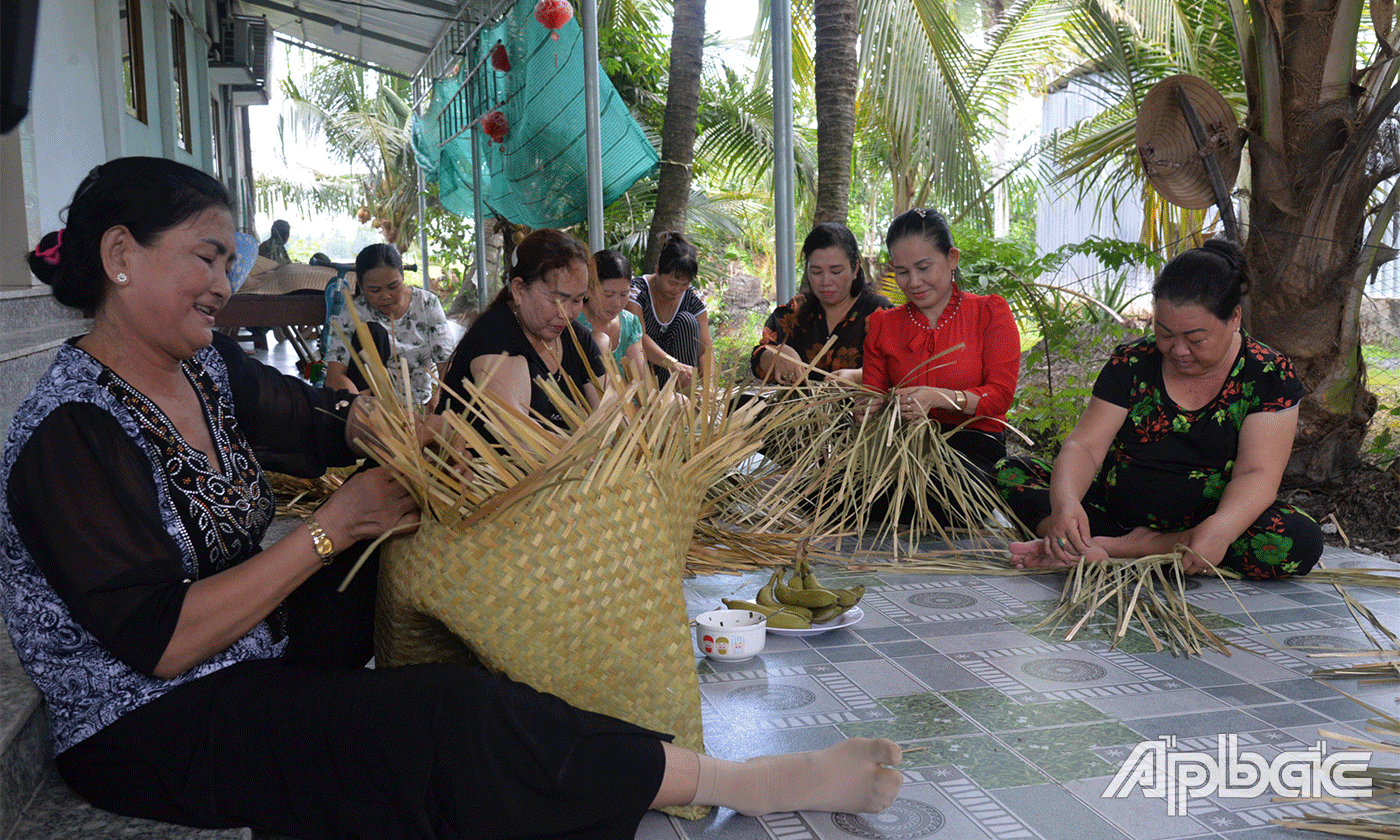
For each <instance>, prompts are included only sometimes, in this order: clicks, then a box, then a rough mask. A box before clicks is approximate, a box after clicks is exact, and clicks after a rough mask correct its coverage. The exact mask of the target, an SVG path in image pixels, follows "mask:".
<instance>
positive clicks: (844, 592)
mask: <svg viewBox="0 0 1400 840" xmlns="http://www.w3.org/2000/svg"><path fill="white" fill-rule="evenodd" d="M831 591H832V592H834V593H836V603H837V604H838V605H839V606H842V607H845V608H846V609H850V608H851V607H854V606H855V605H856V603H857V602H858V601H860V599H861V598H862V597H864V596H865V587H864V586H857V587H855V588H854V589H833V590H831Z"/></svg>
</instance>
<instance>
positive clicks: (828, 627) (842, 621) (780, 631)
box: [768, 607, 865, 636]
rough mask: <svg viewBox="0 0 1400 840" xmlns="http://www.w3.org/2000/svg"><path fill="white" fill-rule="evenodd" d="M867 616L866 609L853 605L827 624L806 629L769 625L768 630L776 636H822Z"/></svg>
mask: <svg viewBox="0 0 1400 840" xmlns="http://www.w3.org/2000/svg"><path fill="white" fill-rule="evenodd" d="M862 618H865V611H864V610H862V609H861V608H860V607H851V608H850V609H849V610H846V611H845V612H843V613H841V614H840V615H838V616H836V617H835V618H833V619H832V620H830V621H828V622H827V623H825V624H814V625H812V626H811V628H809V629H806V630H788V629H785V628H782V627H774V626H772V625H769V627H768V632H769V633H772V634H773V635H774V636H820V635H821V634H823V633H830V632H831V631H832V630H840V629H841V628H842V627H850V626H851V625H852V624H855V623H856V622H857V621H860V620H861V619H862Z"/></svg>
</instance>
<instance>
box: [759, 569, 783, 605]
mask: <svg viewBox="0 0 1400 840" xmlns="http://www.w3.org/2000/svg"><path fill="white" fill-rule="evenodd" d="M782 573H783V572H782V570H781V569H779V570H777V571H775V572H773V576H772V577H771V578H769V579H768V582H767V583H765V584H764V585H763V588H762V589H759V590H758V594H757V595H755V596H754V600H755V601H757V602H758V603H759V604H762V605H763V606H765V607H774V608H777V607H781V606H782V604H780V603H778V599H776V598H774V597H773V587H774V586H775V585H777V582H778V576H779V575H781V574H782Z"/></svg>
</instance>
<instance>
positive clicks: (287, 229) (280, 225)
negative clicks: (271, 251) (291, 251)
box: [272, 219, 292, 244]
mask: <svg viewBox="0 0 1400 840" xmlns="http://www.w3.org/2000/svg"><path fill="white" fill-rule="evenodd" d="M291 235H292V226H291V225H290V224H288V223H287V220H286V219H278V220H277V221H275V222H273V223H272V238H273V239H276V240H277V241H278V242H281V243H283V244H286V242H287V237H289V236H291Z"/></svg>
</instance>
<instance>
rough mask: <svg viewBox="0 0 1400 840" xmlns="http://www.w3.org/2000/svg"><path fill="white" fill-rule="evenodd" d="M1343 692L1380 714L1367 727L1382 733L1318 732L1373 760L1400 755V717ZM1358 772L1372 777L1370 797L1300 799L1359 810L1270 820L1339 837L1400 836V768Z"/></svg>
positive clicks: (1360, 776)
mask: <svg viewBox="0 0 1400 840" xmlns="http://www.w3.org/2000/svg"><path fill="white" fill-rule="evenodd" d="M1341 693H1342V694H1344V695H1346V696H1347V697H1349V698H1350V699H1352V700H1355V701H1356V702H1357V703H1359V704H1360V705H1362V706H1364V707H1365V708H1366V709H1368V710H1369V711H1370V712H1372V713H1373V714H1375V715H1377V716H1378V717H1376V718H1373V719H1371V720H1368V721H1366V729H1367V731H1369V732H1372V733H1375V734H1377V735H1379V736H1380V738H1379V739H1377V738H1366V737H1362V736H1360V735H1356V734H1354V733H1350V732H1337V731H1334V730H1328V729H1319V730H1317V734H1318V735H1321V736H1322V737H1323V738H1326V739H1327V740H1328V741H1329V742H1330V743H1333V744H1342V745H1345V746H1348V747H1351V748H1355V749H1359V750H1368V751H1370V752H1371V754H1372V756H1373V758H1372V761H1373V762H1374V760H1375V758H1374V756H1375V755H1376V754H1377V753H1388V754H1391V755H1400V720H1397V719H1396V718H1395V717H1393V716H1391V715H1389V714H1387V713H1386V712H1384V711H1382V710H1380V709H1378V708H1376V707H1375V706H1371V705H1369V704H1367V703H1363V702H1361V701H1360V700H1357V699H1356V698H1355V697H1351V695H1349V694H1346V692H1341ZM1356 775H1357V777H1358V778H1364V779H1369V780H1370V782H1371V790H1370V796H1369V797H1368V798H1364V799H1350V798H1341V797H1331V796H1328V797H1314V798H1309V799H1303V800H1300V801H1303V802H1309V801H1311V802H1323V803H1328V804H1331V805H1334V806H1335V805H1343V806H1349V807H1352V808H1355V809H1357V810H1356V811H1354V812H1350V813H1336V812H1334V813H1328V814H1322V813H1308V814H1304V815H1303V816H1302V817H1301V818H1299V819H1291V820H1270V822H1272V823H1274V824H1276V825H1281V826H1285V827H1287V828H1302V829H1307V830H1309V831H1318V832H1322V833H1324V834H1332V835H1335V836H1338V837H1366V838H1400V800H1397V797H1400V771H1397V770H1393V769H1390V768H1385V767H1375V766H1371V767H1368V768H1367V769H1366V770H1363V771H1360V772H1359V773H1357V774H1356ZM1351 776H1352V774H1350V773H1349V774H1348V778H1351Z"/></svg>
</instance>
